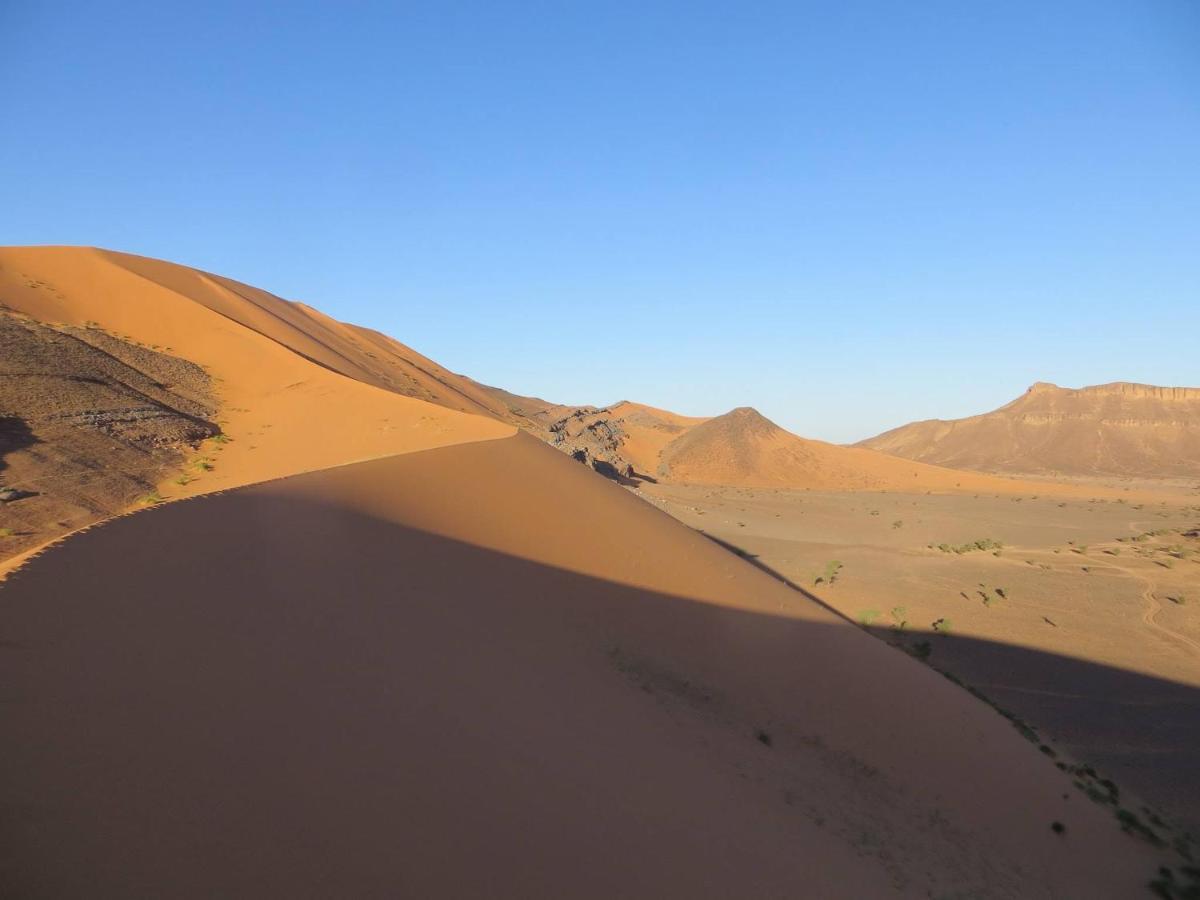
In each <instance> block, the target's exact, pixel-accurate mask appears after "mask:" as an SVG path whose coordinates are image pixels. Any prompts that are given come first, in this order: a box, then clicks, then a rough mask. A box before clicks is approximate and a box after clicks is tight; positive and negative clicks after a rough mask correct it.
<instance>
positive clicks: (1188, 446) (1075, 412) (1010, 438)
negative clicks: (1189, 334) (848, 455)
mask: <svg viewBox="0 0 1200 900" xmlns="http://www.w3.org/2000/svg"><path fill="white" fill-rule="evenodd" d="M858 446H862V447H869V448H871V449H874V450H882V451H883V452H885V453H891V454H893V455H896V456H902V457H905V458H908V459H914V460H919V461H921V462H927V463H935V464H938V465H943V466H952V467H955V468H963V469H976V470H979V471H987V472H1003V473H1011V474H1063V475H1083V476H1088V475H1096V476H1122V477H1141V478H1157V477H1191V476H1195V475H1200V388H1190V387H1159V386H1156V385H1149V384H1134V383H1131V382H1124V381H1118V382H1113V383H1111V384H1101V385H1095V386H1092V387H1085V388H1079V389H1071V388H1062V387H1058V386H1057V385H1054V384H1049V383H1046V382H1038V383H1037V384H1034V385H1032V386H1031V387H1030V388H1029V389H1028V390H1027V391H1026V392H1025V393H1024V394H1023V395H1022V396H1020V397H1018V398H1017V399H1016V400H1014V401H1012V402H1011V403H1008V404H1006V405H1005V406H1002V407H1000V408H999V409H997V410H994V411H992V412H990V413H985V414H983V415H978V416H971V417H969V418H966V419H954V420H949V421H943V420H940V419H929V420H926V421H922V422H913V423H911V424H909V425H903V426H901V427H900V428H896V429H893V430H891V431H887V432H884V433H883V434H880V435H877V436H876V437H873V438H869V439H867V440H865V441H862V442H861V443H860V444H859V445H858Z"/></svg>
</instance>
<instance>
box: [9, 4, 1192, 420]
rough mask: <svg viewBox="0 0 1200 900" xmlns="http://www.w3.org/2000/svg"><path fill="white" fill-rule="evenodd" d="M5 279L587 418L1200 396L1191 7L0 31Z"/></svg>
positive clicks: (693, 11) (41, 7)
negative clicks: (103, 265) (101, 260)
mask: <svg viewBox="0 0 1200 900" xmlns="http://www.w3.org/2000/svg"><path fill="white" fill-rule="evenodd" d="M0 35H3V38H4V39H3V43H2V46H3V52H2V53H0V97H2V98H3V103H2V104H0V244H92V245H98V246H103V247H109V248H113V249H118V250H125V251H129V252H134V253H141V254H146V255H150V256H157V257H163V258H166V259H170V260H173V261H176V262H182V263H186V264H189V265H193V266H197V267H200V268H204V269H208V270H210V271H215V272H219V273H221V274H226V275H230V276H232V277H234V278H238V279H241V280H243V281H247V282H250V283H252V284H255V285H258V286H260V287H263V288H266V289H268V290H271V291H273V292H275V293H277V294H280V295H282V296H284V297H287V298H289V299H296V300H304V301H306V302H308V303H311V304H313V305H315V306H317V307H319V308H321V309H323V310H325V311H326V312H329V313H330V314H332V315H334V316H337V317H339V318H342V319H346V320H350V321H353V322H356V323H359V324H364V325H370V326H374V327H376V328H379V329H381V330H383V331H386V332H388V333H390V334H392V335H394V336H395V337H397V338H399V339H400V340H402V341H404V342H406V343H408V344H410V345H412V346H413V347H415V348H416V349H418V350H420V351H422V352H424V353H426V354H428V355H429V356H432V357H433V358H435V359H437V360H438V361H439V362H442V363H443V364H445V365H447V366H449V367H450V368H453V369H455V370H457V371H461V372H465V373H466V374H469V375H471V376H473V377H475V378H478V379H479V380H481V381H485V382H488V383H492V384H497V385H500V386H502V387H505V388H507V389H510V390H513V391H517V392H520V393H532V394H537V395H539V396H543V397H546V398H548V399H552V400H556V401H562V402H572V403H596V404H603V403H609V402H614V401H616V400H618V399H623V398H630V399H637V400H641V401H643V402H647V403H651V404H654V405H657V406H665V407H668V408H671V409H675V410H678V411H680V412H684V413H691V414H715V413H719V412H723V411H725V410H726V409H729V408H731V407H734V406H740V405H752V406H755V407H757V408H758V409H760V410H761V411H762V412H763V413H764V414H766V415H768V416H769V417H771V418H773V419H775V420H776V421H777V422H779V423H780V424H782V425H784V426H785V427H788V428H790V429H792V430H794V431H796V432H798V433H800V434H803V435H806V436H811V437H821V438H825V439H828V440H835V441H849V440H856V439H859V438H862V437H866V436H868V435H870V434H873V433H875V432H878V431H881V430H883V429H885V428H889V427H893V426H895V425H898V424H901V423H903V422H905V421H908V420H911V419H919V418H929V417H940V418H951V417H956V416H961V415H967V414H971V413H975V412H982V411H984V410H987V409H990V408H994V407H995V406H998V405H1000V404H1001V403H1003V402H1005V401H1007V400H1009V399H1011V398H1012V397H1014V396H1016V395H1017V394H1018V393H1020V391H1022V390H1023V389H1024V388H1025V387H1027V386H1028V385H1029V384H1030V383H1032V382H1034V381H1037V380H1044V381H1054V382H1056V383H1059V384H1064V385H1070V386H1079V385H1082V384H1094V383H1099V382H1104V381H1114V380H1131V381H1145V382H1150V383H1157V384H1177V385H1193V386H1194V385H1200V4H1197V3H1195V2H1193V0H1128V2H1106V0H1081V2H1074V0H1051V2H1047V0H1035V2H1018V0H1013V2H1002V3H983V2H972V0H948V2H936V0H935V2H919V3H901V2H892V0H879V2H855V0H842V2H824V3H804V2H797V0H792V2H784V3H767V2H763V3H753V2H751V3H734V2H729V3H721V4H718V3H705V2H695V0H693V2H686V3H684V2H680V3H669V2H661V3H655V2H648V0H640V2H635V3H622V2H607V3H574V2H561V3H532V2H531V3H503V2H482V3H456V2H450V0H443V2H432V3H400V2H391V3H351V2H346V3H332V2H330V3H306V2H288V3H253V2H225V0H206V2H193V3H176V2H161V0H156V2H131V0H123V2H120V3H97V2H86V3H70V2H63V3H54V2H45V0H0Z"/></svg>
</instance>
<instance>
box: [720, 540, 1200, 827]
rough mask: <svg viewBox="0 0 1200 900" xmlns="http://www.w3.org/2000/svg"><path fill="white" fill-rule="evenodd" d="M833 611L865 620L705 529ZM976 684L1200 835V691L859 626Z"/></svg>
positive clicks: (1020, 650) (1009, 648)
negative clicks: (1198, 776)
mask: <svg viewBox="0 0 1200 900" xmlns="http://www.w3.org/2000/svg"><path fill="white" fill-rule="evenodd" d="M701 533H702V534H704V536H705V537H706V538H708V539H709V540H710V541H712V542H714V543H715V544H718V545H720V546H721V547H724V548H725V549H726V550H728V551H730V552H731V553H734V554H736V555H737V556H739V557H741V558H742V559H744V560H746V561H747V562H749V563H750V564H751V565H753V566H755V567H756V568H758V569H759V570H761V571H763V572H766V573H767V574H768V575H770V576H771V577H772V578H775V579H777V580H779V581H781V582H783V583H784V584H786V585H787V586H788V587H790V588H792V589H793V590H795V591H797V592H799V593H800V594H802V595H803V596H805V597H807V598H808V599H810V600H812V601H813V602H814V603H817V604H820V605H821V606H823V607H824V608H825V609H828V610H829V611H830V612H832V613H833V614H834V615H836V616H838V617H839V618H841V619H843V620H844V621H846V622H849V623H851V624H857V623H855V622H854V620H853V619H851V618H850V617H848V616H846V615H845V614H844V613H842V612H840V611H839V610H837V609H835V608H834V607H832V606H830V605H829V604H827V603H825V602H824V601H823V600H822V599H821V598H820V597H818V596H817V595H816V594H813V593H812V592H810V591H809V590H807V589H806V588H804V587H802V586H801V585H799V584H796V583H795V582H794V581H792V580H791V579H789V578H787V577H786V576H784V575H782V574H781V573H779V572H778V571H776V570H775V569H773V568H771V567H770V566H768V565H767V564H766V563H764V562H762V561H761V560H760V559H759V558H758V556H757V555H755V554H753V553H750V552H749V551H747V550H745V549H743V548H741V547H739V546H737V545H736V544H733V543H731V542H729V541H725V540H722V539H720V538H718V537H714V536H713V535H711V534H708V533H706V532H701ZM860 627H863V630H865V631H867V632H869V633H871V634H873V635H874V636H875V637H877V638H879V639H880V640H882V641H884V642H886V643H888V644H889V645H891V646H893V647H895V648H897V649H898V650H902V651H904V652H906V653H909V654H910V655H913V656H915V657H916V658H918V659H922V660H923V661H925V662H927V663H928V664H929V665H930V666H932V667H934V668H935V669H937V670H938V671H939V672H941V673H943V674H947V675H948V676H949V677H951V680H952V681H955V682H956V683H959V684H961V685H963V686H964V687H965V688H968V689H973V693H977V694H979V695H981V696H982V697H983V698H986V701H987V702H990V703H991V704H993V705H994V706H996V707H997V708H998V709H1001V710H1003V711H1005V713H1007V714H1009V715H1011V716H1012V717H1013V718H1014V719H1016V720H1017V721H1018V722H1024V723H1028V724H1029V725H1032V726H1033V727H1034V728H1035V729H1036V730H1037V731H1038V732H1039V734H1040V735H1041V738H1042V739H1049V740H1052V741H1054V742H1056V743H1057V744H1058V745H1059V747H1060V748H1062V749H1066V750H1067V751H1068V752H1069V753H1070V754H1071V755H1072V756H1073V757H1074V758H1075V759H1076V760H1077V761H1082V762H1085V763H1087V764H1089V765H1091V766H1093V767H1095V768H1096V769H1097V770H1098V771H1099V772H1100V773H1101V774H1102V775H1107V776H1108V777H1110V778H1113V779H1115V780H1116V781H1117V782H1118V783H1119V785H1121V786H1124V787H1126V788H1128V789H1132V790H1133V791H1135V792H1136V793H1138V794H1139V795H1140V796H1141V797H1143V798H1145V799H1146V800H1147V801H1148V802H1151V803H1153V804H1155V806H1156V807H1157V808H1158V809H1160V810H1164V811H1167V812H1168V813H1169V814H1170V815H1171V816H1173V817H1174V818H1175V820H1176V821H1177V822H1179V823H1180V824H1181V826H1182V827H1183V828H1184V829H1186V830H1188V831H1191V832H1192V833H1200V779H1198V778H1197V777H1196V772H1197V771H1200V689H1197V688H1194V687H1191V686H1189V685H1186V684H1180V683H1178V682H1174V681H1168V680H1165V679H1162V678H1157V677H1154V676H1152V675H1145V674H1141V673H1138V672H1131V671H1128V670H1126V669H1119V668H1115V667H1112V666H1106V665H1102V664H1097V663H1093V662H1089V661H1087V660H1083V659H1077V658H1074V657H1069V656H1060V655H1058V654H1054V653H1046V652H1044V651H1041V650H1036V649H1031V648H1029V647H1022V646H1020V645H1017V644H1005V643H1000V642H998V641H989V640H984V639H980V638H974V637H968V636H963V635H958V634H954V633H939V632H933V631H923V630H910V629H906V630H904V631H900V630H898V629H896V628H884V627H879V626H860Z"/></svg>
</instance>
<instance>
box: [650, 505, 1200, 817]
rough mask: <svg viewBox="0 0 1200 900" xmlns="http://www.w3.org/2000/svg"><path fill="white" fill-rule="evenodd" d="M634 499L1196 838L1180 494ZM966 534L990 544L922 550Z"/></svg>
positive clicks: (1197, 517) (1198, 551) (1191, 593)
mask: <svg viewBox="0 0 1200 900" xmlns="http://www.w3.org/2000/svg"><path fill="white" fill-rule="evenodd" d="M643 493H644V494H645V495H646V496H648V497H649V498H651V499H652V500H654V502H656V503H658V505H660V506H661V507H662V508H663V509H665V510H666V511H668V512H670V513H671V514H672V515H675V516H676V517H677V518H679V519H680V520H681V521H683V522H685V523H686V524H688V525H691V526H692V527H694V528H697V529H700V530H703V531H704V532H705V533H707V534H710V535H713V536H714V537H717V538H720V539H721V540H723V541H726V542H728V543H729V544H731V545H733V546H736V547H738V548H741V549H742V550H744V551H745V552H746V553H747V554H748V555H750V556H751V557H752V558H754V560H755V561H757V562H759V563H761V564H764V565H766V566H769V567H770V568H771V569H773V570H774V571H776V572H778V573H779V574H781V575H783V576H785V577H786V578H788V579H790V580H792V581H793V582H795V583H797V584H798V585H800V586H802V587H804V588H805V589H806V590H809V591H811V592H813V593H814V594H816V595H817V596H819V597H820V598H821V599H822V600H824V601H826V602H827V603H829V604H830V605H831V606H832V607H834V608H836V609H837V610H839V611H840V612H842V613H844V614H845V615H846V616H847V617H849V618H851V619H853V620H855V621H859V622H863V623H866V624H869V625H870V626H871V627H872V628H873V629H874V630H876V631H877V633H879V634H880V636H882V637H884V638H885V639H888V640H900V641H903V642H904V643H905V644H907V645H908V646H910V647H911V646H913V645H914V644H917V643H920V642H923V641H927V642H928V645H929V647H930V651H931V652H930V655H929V662H930V663H932V664H934V665H936V666H938V667H941V668H944V669H946V670H948V671H950V672H952V673H953V674H955V675H956V676H958V677H959V678H961V679H962V680H963V681H965V682H967V683H968V684H971V685H973V686H975V687H976V688H978V689H980V690H981V691H983V692H984V693H985V694H986V695H987V696H988V697H990V698H991V699H993V700H994V701H995V702H997V703H999V704H1000V705H1002V706H1003V707H1005V708H1007V709H1009V710H1012V711H1013V712H1015V713H1017V714H1019V715H1020V716H1021V717H1022V718H1024V719H1025V720H1027V721H1028V722H1030V723H1032V724H1033V725H1035V726H1037V727H1038V729H1039V731H1040V732H1042V733H1043V735H1044V736H1046V737H1049V738H1053V739H1055V740H1056V741H1057V742H1058V744H1059V745H1061V746H1062V747H1064V748H1065V749H1066V750H1067V751H1068V752H1069V753H1070V754H1071V755H1072V756H1074V757H1075V758H1076V759H1077V760H1080V761H1085V762H1088V763H1090V764H1092V765H1093V766H1095V767H1096V768H1097V769H1098V770H1100V771H1102V772H1103V773H1107V774H1108V775H1109V776H1110V777H1111V778H1113V779H1114V780H1115V781H1116V782H1117V783H1118V784H1119V785H1120V786H1122V787H1124V788H1126V789H1128V790H1129V791H1132V792H1135V793H1137V794H1140V795H1141V796H1142V797H1143V798H1145V800H1146V801H1148V802H1149V803H1151V804H1152V805H1153V806H1154V807H1156V808H1158V809H1159V810H1162V811H1163V812H1166V813H1168V814H1169V815H1170V816H1172V817H1173V818H1174V819H1175V820H1176V821H1178V822H1180V823H1182V824H1183V825H1184V826H1185V827H1187V828H1190V829H1191V830H1192V831H1200V829H1198V828H1197V826H1198V825H1200V781H1198V780H1197V779H1196V777H1195V773H1196V772H1197V771H1200V751H1198V749H1197V748H1200V540H1197V539H1196V538H1187V537H1184V536H1183V534H1182V533H1186V532H1187V531H1188V530H1190V529H1194V528H1196V527H1197V526H1200V502H1198V500H1197V497H1196V495H1195V494H1194V493H1192V492H1190V491H1187V492H1181V493H1179V494H1177V495H1176V496H1175V499H1174V501H1173V502H1166V501H1161V500H1146V499H1145V498H1141V499H1142V502H1137V501H1138V500H1139V498H1138V497H1137V496H1136V495H1131V498H1130V500H1125V501H1120V502H1118V501H1107V500H1097V501H1096V502H1088V501H1078V500H1073V499H1072V500H1064V499H1063V498H1061V497H1058V496H1045V495H1039V496H1038V497H1037V498H1034V497H1033V496H1025V497H1022V498H1021V499H1020V500H1017V499H1015V498H1010V497H995V496H988V495H982V496H979V497H974V496H962V495H926V494H915V495H914V494H898V493H879V492H876V493H853V494H851V493H828V492H817V491H772V490H754V489H732V488H712V487H683V486H667V485H658V486H645V488H644V491H643ZM1154 496H1155V497H1158V496H1161V494H1160V493H1159V494H1155V495H1154ZM1149 532H1161V533H1159V534H1148V533H1149ZM1181 532H1182V533H1181ZM1134 537H1141V538H1142V539H1141V540H1130V539H1131V538H1134ZM981 539H993V540H996V541H999V542H1001V543H1002V544H1003V548H1002V549H1000V550H999V551H998V555H997V554H996V551H994V550H990V549H989V550H973V551H970V552H964V553H961V554H959V553H955V552H944V551H942V550H939V549H937V546H938V545H940V544H948V545H950V546H952V547H960V546H961V545H964V544H969V543H973V542H975V541H978V540H981ZM930 544H933V545H934V548H933V549H931V548H930V547H929V546H928V545H930ZM834 562H838V563H841V566H840V568H836V575H835V576H834V577H833V579H832V583H830V578H829V577H828V576H829V575H830V574H832V572H833V569H831V568H830V566H831V564H832V563H834ZM818 579H820V581H818ZM935 622H937V623H939V624H938V625H937V626H936V629H935V626H934V623H935ZM902 623H903V625H902Z"/></svg>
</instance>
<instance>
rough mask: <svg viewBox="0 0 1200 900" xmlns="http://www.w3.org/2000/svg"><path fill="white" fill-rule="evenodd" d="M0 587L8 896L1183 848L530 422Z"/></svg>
mask: <svg viewBox="0 0 1200 900" xmlns="http://www.w3.org/2000/svg"><path fill="white" fill-rule="evenodd" d="M105 585H113V586H114V587H115V586H117V585H119V589H113V590H108V589H105V587H104V586H105ZM0 615H2V616H3V625H2V627H3V631H4V634H5V637H6V647H7V649H6V650H4V652H3V653H0V683H3V684H4V685H5V699H6V716H5V723H6V733H5V734H4V743H5V746H6V748H7V749H6V764H5V766H4V768H3V774H2V775H0V792H2V793H0V797H2V802H3V805H4V808H6V809H8V810H10V813H9V815H8V817H7V821H6V822H5V825H6V831H7V835H6V840H5V846H6V849H7V853H6V859H5V867H4V870H3V878H4V880H5V882H6V884H7V886H8V888H9V892H10V894H11V895H14V896H39V897H42V896H89V897H129V896H164V895H169V896H173V897H193V896H194V897H211V896H223V897H234V896H245V897H259V896H380V897H383V896H395V895H397V894H404V895H408V896H479V895H502V896H518V897H525V896H580V897H583V896H595V897H611V896H614V895H624V896H712V897H731V896H815V897H855V898H861V897H867V896H871V897H874V896H884V895H898V896H914V897H918V896H919V897H924V896H930V895H932V896H972V897H1020V898H1030V897H1068V896H1070V897H1085V896H1086V897H1128V896H1139V895H1140V894H1141V892H1142V891H1143V890H1144V887H1143V886H1144V884H1145V883H1146V881H1147V880H1148V878H1149V877H1150V875H1151V873H1152V872H1153V869H1154V866H1155V865H1156V862H1155V855H1154V854H1153V853H1152V852H1151V851H1150V850H1149V849H1148V848H1147V847H1146V846H1145V845H1142V844H1140V843H1138V842H1137V841H1135V840H1134V839H1132V838H1130V837H1128V836H1126V835H1124V834H1122V833H1121V832H1120V831H1119V830H1118V829H1117V827H1116V823H1115V821H1114V820H1113V819H1112V816H1111V815H1110V814H1108V813H1106V812H1105V811H1104V810H1102V809H1101V808H1100V807H1098V806H1096V805H1094V804H1091V803H1089V802H1087V801H1086V800H1085V799H1084V798H1083V797H1081V796H1080V795H1078V794H1077V793H1076V792H1075V791H1074V790H1073V789H1072V788H1071V787H1070V782H1069V779H1068V778H1067V777H1066V776H1064V775H1063V774H1062V773H1059V772H1058V771H1057V770H1055V769H1054V768H1053V767H1052V766H1051V765H1050V764H1049V763H1048V762H1047V760H1046V759H1045V758H1044V757H1042V756H1041V755H1040V754H1039V753H1038V752H1037V750H1036V749H1035V748H1034V747H1033V746H1032V745H1030V744H1028V743H1027V742H1026V741H1024V740H1023V739H1022V738H1021V737H1020V736H1019V735H1018V734H1017V733H1016V731H1015V730H1014V729H1013V728H1012V727H1011V726H1010V725H1009V724H1008V723H1007V722H1006V721H1004V720H1003V719H1002V718H1000V717H999V716H997V715H996V714H995V713H994V712H993V711H991V710H990V709H988V708H987V707H985V706H983V705H982V704H980V703H978V702H976V701H975V700H973V699H972V698H971V697H969V696H968V695H967V694H966V693H964V692H963V691H961V690H959V689H957V688H955V687H954V686H953V685H951V684H949V683H948V682H946V681H945V680H944V679H942V678H940V677H939V676H938V675H936V674H935V673H933V672H932V671H930V670H928V669H927V668H925V667H923V666H920V665H918V664H917V663H915V662H914V661H912V660H911V659H909V658H907V657H906V656H903V655H902V654H899V653H897V652H896V651H894V650H891V649H889V648H887V647H886V646H884V645H883V644H882V643H880V642H877V641H875V640H874V639H872V638H870V637H869V636H868V635H866V634H864V633H863V632H861V631H859V630H858V629H856V628H854V627H852V626H849V625H847V624H846V623H844V622H843V621H841V620H839V619H837V618H836V617H834V616H833V615H831V614H829V613H826V612H825V611H824V610H822V609H821V608H819V607H817V606H815V605H813V604H811V603H809V602H808V601H806V600H805V599H804V598H802V597H801V596H800V595H799V594H797V593H795V592H793V591H791V590H789V589H787V588H786V587H784V586H783V585H781V584H780V583H778V582H777V581H775V580H773V579H771V578H769V577H768V576H766V575H764V574H763V573H761V572H759V571H758V570H756V569H754V568H753V567H751V566H749V565H746V564H745V563H744V562H742V561H741V560H738V559H737V558H736V557H734V556H732V555H731V554H729V553H727V552H725V551H724V550H722V549H720V548H719V547H717V546H716V545H715V544H712V543H711V542H709V541H708V540H706V539H705V538H703V537H702V536H700V535H698V534H696V533H694V532H692V531H690V530H689V529H686V528H684V527H683V526H681V525H679V524H678V523H676V522H674V521H673V520H671V519H670V518H669V517H667V516H665V515H663V514H662V513H659V512H658V511H656V510H654V509H653V508H651V507H649V506H648V505H646V504H644V503H642V502H641V501H639V500H637V499H636V498H635V497H633V496H632V495H630V494H629V493H627V492H625V491H623V490H622V489H620V488H618V487H616V486H614V485H612V484H610V483H607V482H605V481H604V480H602V479H601V478H599V477H597V476H596V475H594V474H592V473H589V472H588V471H586V469H584V468H583V467H582V466H579V465H577V464H576V463H574V462H572V461H571V460H569V459H568V458H566V457H565V456H562V455H561V454H558V453H556V452H554V451H553V450H551V449H549V448H547V447H544V446H542V445H540V444H538V443H537V442H536V441H534V440H533V439H532V438H529V437H527V436H519V437H515V438H512V439H509V440H502V441H491V442H484V443H472V444H464V445H460V446H456V447H447V448H443V449H439V450H432V451H428V452H424V453H417V454H408V455H404V456H397V457H393V458H391V459H383V460H377V461H374V462H366V463H360V464H357V465H352V466H347V467H341V468H336V469H330V470H328V471H324V472H318V473H312V474H309V475H303V476H298V477H295V478H291V479H287V480H283V481H276V482H272V483H270V484H265V485H260V486H255V487H250V488H245V489H242V490H238V491H232V492H227V493H223V494H220V495H213V496H208V497H203V498H198V499H196V500H192V501H188V502H184V503H177V504H168V505H166V506H162V507H158V508H155V509H151V510H147V511H145V512H141V513H137V514H135V515H132V516H128V517H123V518H120V519H117V520H114V521H112V522H110V523H108V524H105V525H102V526H97V527H96V528H94V529H92V530H90V531H88V532H86V533H84V534H82V535H78V536H76V537H74V538H72V539H70V540H68V541H66V542H64V543H62V544H60V545H58V546H56V547H54V548H52V549H51V550H50V551H48V552H47V553H45V554H44V555H43V556H41V557H40V558H38V559H36V560H35V561H33V562H32V563H31V564H29V565H27V566H26V567H25V568H24V569H22V570H21V571H19V572H18V573H16V574H15V575H14V576H13V577H12V578H11V579H10V581H9V583H8V584H7V585H6V586H5V587H4V589H3V606H2V610H0ZM17 811H19V813H18V812H17ZM1056 821H1059V822H1062V823H1064V824H1065V826H1066V829H1067V830H1066V833H1065V834H1063V835H1058V834H1055V833H1054V831H1052V830H1051V827H1050V826H1051V823H1053V822H1056Z"/></svg>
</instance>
